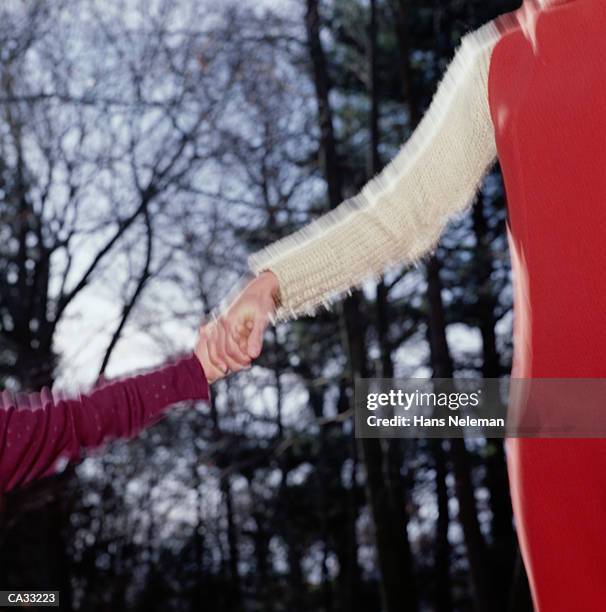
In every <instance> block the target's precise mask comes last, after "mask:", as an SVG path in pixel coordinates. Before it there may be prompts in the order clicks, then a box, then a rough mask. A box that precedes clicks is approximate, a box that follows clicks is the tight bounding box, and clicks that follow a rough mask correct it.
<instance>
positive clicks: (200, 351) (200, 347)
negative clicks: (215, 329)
mask: <svg viewBox="0 0 606 612" xmlns="http://www.w3.org/2000/svg"><path fill="white" fill-rule="evenodd" d="M195 352H196V356H197V357H198V359H199V360H200V363H201V364H202V369H203V370H204V374H205V375H206V379H207V380H208V382H209V383H211V384H212V383H213V382H215V381H216V380H218V379H219V378H222V377H223V376H224V373H223V372H222V371H221V370H220V369H219V368H217V367H216V366H215V365H214V364H213V362H212V360H211V358H210V355H209V353H208V333H207V331H206V329H205V328H202V329H201V330H200V337H199V339H198V344H197V346H196V351H195Z"/></svg>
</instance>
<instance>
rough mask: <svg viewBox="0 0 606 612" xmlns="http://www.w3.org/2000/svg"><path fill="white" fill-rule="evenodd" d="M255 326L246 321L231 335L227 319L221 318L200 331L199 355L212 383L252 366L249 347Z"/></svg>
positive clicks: (197, 353)
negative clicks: (225, 320) (226, 323)
mask: <svg viewBox="0 0 606 612" xmlns="http://www.w3.org/2000/svg"><path fill="white" fill-rule="evenodd" d="M252 327H253V323H252V321H246V323H245V324H243V325H242V324H240V325H238V326H236V327H235V328H234V330H233V332H232V333H231V334H228V333H227V329H226V325H225V322H224V320H223V319H222V318H221V317H219V318H218V319H215V320H214V321H211V322H209V323H207V324H205V325H203V326H202V327H201V328H200V332H199V335H198V342H197V344H196V349H195V354H196V357H198V359H199V360H200V363H201V364H202V368H203V370H204V373H205V374H206V378H207V380H208V382H209V383H211V384H212V383H213V382H215V381H217V380H219V379H221V378H223V377H224V376H226V375H227V374H229V373H233V372H239V371H240V370H244V369H247V368H248V367H250V361H251V360H250V357H249V356H248V352H247V347H248V337H249V336H250V332H251V330H252Z"/></svg>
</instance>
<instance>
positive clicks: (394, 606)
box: [306, 0, 417, 612]
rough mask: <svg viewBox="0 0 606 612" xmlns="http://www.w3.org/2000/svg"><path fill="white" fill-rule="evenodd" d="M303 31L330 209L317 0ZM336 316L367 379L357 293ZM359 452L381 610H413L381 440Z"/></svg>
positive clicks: (354, 372) (330, 148)
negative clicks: (379, 589) (315, 97)
mask: <svg viewBox="0 0 606 612" xmlns="http://www.w3.org/2000/svg"><path fill="white" fill-rule="evenodd" d="M306 27H307V35H308V43H309V51H310V57H311V64H312V68H313V78H314V83H315V88H316V96H317V105H318V119H319V124H320V138H321V149H322V161H323V170H324V176H325V179H326V183H327V186H328V195H329V202H330V207H331V208H335V207H336V206H338V205H339V204H340V203H341V202H342V201H343V192H342V182H341V172H340V168H339V161H338V156H337V151H336V144H335V136H334V128H333V118H332V112H331V108H330V104H329V91H330V85H329V80H328V73H327V69H326V58H325V55H324V50H323V48H322V44H321V40H320V23H319V13H318V2H317V0H307V14H306ZM341 312H342V328H343V330H344V332H345V338H346V347H347V352H348V356H349V366H350V373H351V376H352V377H353V378H355V377H365V376H368V373H369V369H368V363H367V356H366V340H365V335H364V329H365V326H364V322H363V317H362V309H361V294H360V293H359V292H354V294H353V295H352V296H350V297H349V298H348V299H346V300H345V301H344V302H343V305H342V310H341ZM361 450H362V458H363V461H364V466H365V468H366V489H367V495H368V499H369V503H370V507H371V510H372V514H373V519H374V520H373V522H374V526H375V538H376V547H377V556H378V563H379V569H380V571H381V577H382V580H381V596H382V599H383V605H384V608H385V610H386V612H395V611H396V610H397V611H401V610H416V609H417V603H416V590H415V588H414V581H413V576H412V568H411V563H410V555H409V554H407V551H409V544H408V539H407V534H406V525H403V524H402V523H401V521H398V520H397V518H396V517H395V516H394V513H393V512H392V511H391V508H390V500H389V493H388V489H387V487H386V486H385V482H384V473H383V450H382V447H381V443H380V440H370V439H362V440H361Z"/></svg>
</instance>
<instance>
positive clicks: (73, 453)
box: [0, 355, 209, 492]
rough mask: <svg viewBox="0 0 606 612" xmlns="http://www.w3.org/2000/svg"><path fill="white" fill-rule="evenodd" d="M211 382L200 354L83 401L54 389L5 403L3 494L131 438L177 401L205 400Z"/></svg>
mask: <svg viewBox="0 0 606 612" xmlns="http://www.w3.org/2000/svg"><path fill="white" fill-rule="evenodd" d="M208 397H209V386H208V382H207V380H206V376H205V375H204V371H203V370H202V366H201V365H200V362H199V361H198V359H197V358H196V356H195V355H191V356H188V357H185V358H181V359H179V360H177V361H174V362H171V363H168V364H166V365H165V366H163V367H162V368H160V369H157V370H155V371H153V372H150V373H147V374H141V375H138V376H132V377H130V378H126V379H123V380H118V381H115V382H111V383H107V384H104V385H102V386H100V387H98V388H96V389H95V390H94V391H92V392H91V393H90V394H87V395H81V396H80V397H78V398H77V399H61V400H56V399H54V398H53V397H52V395H51V393H50V392H49V391H46V390H45V391H42V392H41V393H36V394H30V395H25V396H20V397H17V398H13V397H11V396H9V395H8V394H7V393H4V394H3V396H2V401H1V402H0V492H2V491H7V490H9V489H12V488H13V487H15V486H18V485H24V484H26V483H28V482H30V481H31V480H33V479H35V478H40V477H42V476H46V475H48V474H52V473H54V472H56V471H58V470H59V469H61V468H62V467H63V466H64V465H65V463H67V462H69V461H73V460H77V459H79V458H80V457H81V454H82V451H83V450H85V449H92V448H95V447H98V446H101V445H102V444H103V443H104V442H106V441H109V440H111V439H115V438H131V437H133V436H135V435H137V434H138V433H139V432H140V431H141V430H142V429H144V428H146V427H149V426H150V425H152V424H153V423H155V422H156V421H158V420H159V419H160V418H161V417H162V415H163V414H164V410H165V409H166V408H167V407H168V406H170V405H172V404H175V403H177V402H182V401H186V400H205V399H208Z"/></svg>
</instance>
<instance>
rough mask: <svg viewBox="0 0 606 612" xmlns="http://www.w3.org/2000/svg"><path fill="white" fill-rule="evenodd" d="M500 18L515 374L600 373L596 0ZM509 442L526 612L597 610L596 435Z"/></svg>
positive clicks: (602, 254)
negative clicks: (528, 593) (529, 605)
mask: <svg viewBox="0 0 606 612" xmlns="http://www.w3.org/2000/svg"><path fill="white" fill-rule="evenodd" d="M556 4H557V5H556ZM511 17H512V15H511V14H510V15H508V16H505V17H503V18H500V20H499V24H500V27H501V28H502V36H501V38H500V40H499V41H498V43H497V45H496V46H495V48H494V50H493V52H492V56H491V63H490V73H489V98H490V109H491V115H492V119H493V122H494V125H495V131H496V139H497V150H498V156H499V160H500V163H501V168H502V170H503V175H504V180H505V187H506V192H507V202H508V217H509V223H508V238H509V242H510V247H511V254H512V267H513V277H514V290H515V302H514V365H513V371H512V377H523V378H526V377H542V378H556V377H562V378H591V377H598V378H599V377H606V324H605V323H604V317H605V313H606V282H605V281H606V277H605V271H606V35H605V33H606V2H603V1H602V0H569V1H567V2H566V1H564V2H561V0H560V1H559V2H557V3H556V2H552V4H551V5H550V6H549V8H548V9H547V10H544V11H538V12H537V3H536V2H535V1H534V0H525V2H524V5H523V6H522V8H521V9H520V10H519V11H517V13H516V14H515V17H516V19H511ZM513 24H515V26H514V25H513ZM571 409H574V407H571ZM507 451H508V462H509V472H510V478H511V487H512V500H513V505H514V510H515V517H516V521H517V526H518V531H519V536H520V543H521V547H522V552H523V556H524V560H525V563H526V567H527V570H528V573H529V577H530V580H531V587H532V592H533V597H534V601H535V607H536V609H537V611H538V612H571V611H573V610H579V611H583V612H591V611H594V610H595V611H598V610H603V609H604V608H605V607H606V580H605V579H604V578H605V576H606V486H605V485H606V479H605V477H604V474H605V473H606V440H603V439H591V440H589V439H510V440H508V441H507Z"/></svg>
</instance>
